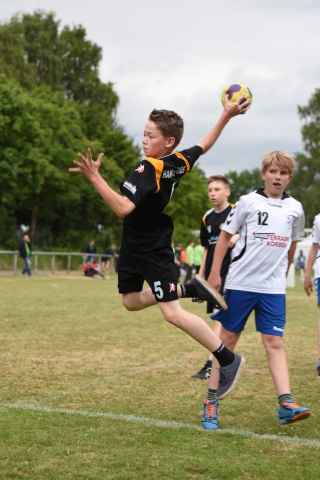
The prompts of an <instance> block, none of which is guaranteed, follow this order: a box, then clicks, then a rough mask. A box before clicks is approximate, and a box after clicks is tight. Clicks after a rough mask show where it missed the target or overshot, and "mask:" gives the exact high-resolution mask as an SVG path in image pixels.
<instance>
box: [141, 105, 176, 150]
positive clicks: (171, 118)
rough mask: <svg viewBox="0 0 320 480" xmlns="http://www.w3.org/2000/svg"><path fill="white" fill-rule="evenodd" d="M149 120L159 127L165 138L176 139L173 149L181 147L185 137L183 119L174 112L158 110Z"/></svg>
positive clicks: (154, 111) (151, 114)
mask: <svg viewBox="0 0 320 480" xmlns="http://www.w3.org/2000/svg"><path fill="white" fill-rule="evenodd" d="M149 120H150V121H151V122H154V123H155V124H156V125H157V128H158V129H159V130H160V132H161V133H162V135H163V136H164V137H174V138H175V142H174V145H173V148H176V147H177V145H179V143H180V141H181V138H182V136H183V130H184V123H183V120H182V118H181V117H180V116H179V115H178V114H177V113H175V112H173V111H172V110H156V109H155V108H154V109H153V110H152V112H151V113H150V115H149Z"/></svg>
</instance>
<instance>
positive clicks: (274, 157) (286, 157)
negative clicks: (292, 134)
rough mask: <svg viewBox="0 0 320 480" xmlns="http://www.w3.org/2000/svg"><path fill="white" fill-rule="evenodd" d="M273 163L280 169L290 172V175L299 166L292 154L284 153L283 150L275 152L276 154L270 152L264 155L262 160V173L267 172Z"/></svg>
mask: <svg viewBox="0 0 320 480" xmlns="http://www.w3.org/2000/svg"><path fill="white" fill-rule="evenodd" d="M272 163H273V164H274V165H276V166H277V167H279V168H283V169H287V170H289V173H290V175H291V174H292V172H293V170H294V169H295V168H296V166H297V164H296V161H295V159H294V158H293V157H292V156H291V155H290V153H286V152H282V151H281V150H275V151H274V152H269V153H266V154H265V155H264V157H263V159H262V171H263V172H266V171H267V170H268V168H269V167H270V165H271V164H272Z"/></svg>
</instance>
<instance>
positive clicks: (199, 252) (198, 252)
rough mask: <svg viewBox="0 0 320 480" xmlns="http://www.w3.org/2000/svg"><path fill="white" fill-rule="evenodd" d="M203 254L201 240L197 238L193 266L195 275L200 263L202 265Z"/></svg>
mask: <svg viewBox="0 0 320 480" xmlns="http://www.w3.org/2000/svg"><path fill="white" fill-rule="evenodd" d="M203 252H204V247H203V246H202V245H201V240H200V238H199V240H198V245H196V246H195V247H194V266H195V269H196V273H199V270H200V267H201V263H202V256H203Z"/></svg>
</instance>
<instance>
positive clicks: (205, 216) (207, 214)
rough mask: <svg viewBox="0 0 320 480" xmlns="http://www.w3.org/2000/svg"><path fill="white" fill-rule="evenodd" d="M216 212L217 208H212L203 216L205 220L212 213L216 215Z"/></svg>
mask: <svg viewBox="0 0 320 480" xmlns="http://www.w3.org/2000/svg"><path fill="white" fill-rule="evenodd" d="M215 211H216V209H215V207H213V208H210V210H207V211H206V213H205V214H204V215H203V218H207V217H209V216H210V215H211V214H212V213H213V214H214V213H215Z"/></svg>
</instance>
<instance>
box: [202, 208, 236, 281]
mask: <svg viewBox="0 0 320 480" xmlns="http://www.w3.org/2000/svg"><path fill="white" fill-rule="evenodd" d="M231 210H232V206H231V205H228V207H227V208H225V209H224V210H222V212H216V211H215V209H214V208H212V209H211V210H208V211H207V212H206V213H205V214H204V216H203V218H202V222H201V227H200V240H201V245H203V246H204V247H207V248H208V251H207V257H206V264H205V278H206V279H207V278H208V277H209V275H210V272H211V267H212V262H213V255H214V250H215V248H216V244H217V241H218V238H219V235H220V232H221V229H222V227H223V225H224V222H225V221H226V219H227V217H228V215H229V213H230V211H231ZM230 262H231V249H230V248H228V250H227V253H226V255H225V257H224V259H223V262H222V265H221V271H220V275H221V278H222V281H223V283H224V280H225V277H226V275H227V273H228V269H229V265H230Z"/></svg>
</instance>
